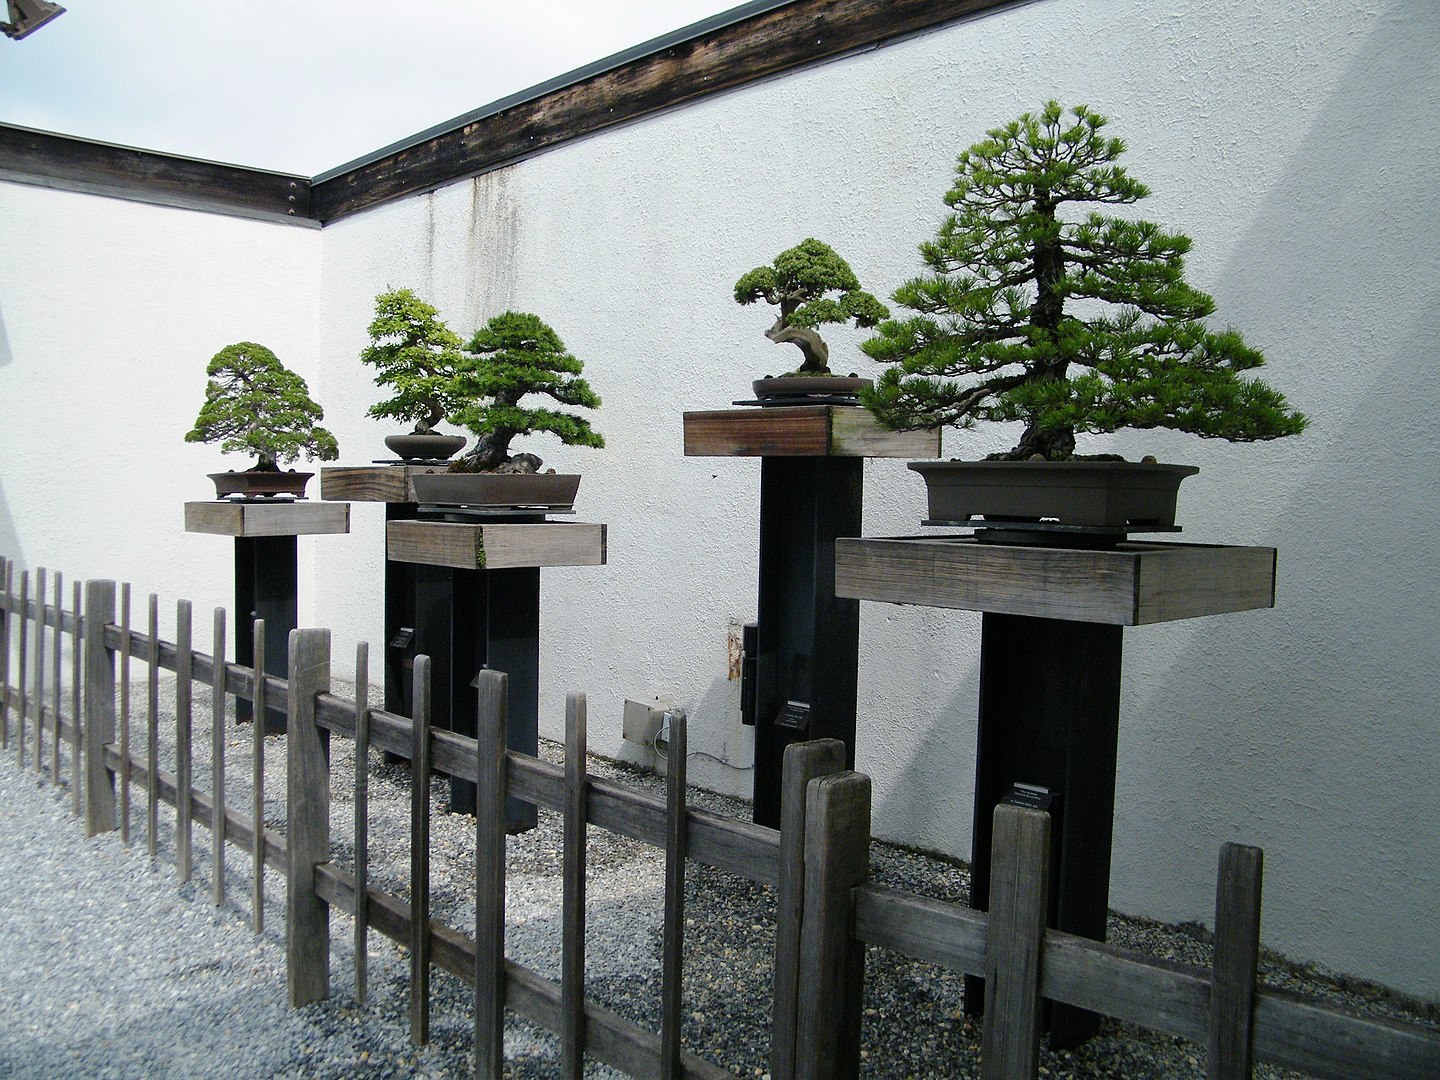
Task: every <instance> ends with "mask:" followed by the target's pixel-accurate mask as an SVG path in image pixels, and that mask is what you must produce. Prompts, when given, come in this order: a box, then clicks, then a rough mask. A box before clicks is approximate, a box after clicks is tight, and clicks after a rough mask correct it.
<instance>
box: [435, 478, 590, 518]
mask: <svg viewBox="0 0 1440 1080" xmlns="http://www.w3.org/2000/svg"><path fill="white" fill-rule="evenodd" d="M410 482H411V483H412V484H414V485H415V499H416V501H417V502H422V503H438V504H443V505H447V506H475V507H498V508H511V507H516V508H527V509H528V508H537V509H545V510H569V509H570V508H571V507H573V506H574V505H575V492H576V491H577V490H578V489H579V487H580V476H579V474H575V473H569V474H567V473H493V472H490V473H483V472H482V473H458V472H437V473H424V474H420V475H416V476H412V477H411V478H410Z"/></svg>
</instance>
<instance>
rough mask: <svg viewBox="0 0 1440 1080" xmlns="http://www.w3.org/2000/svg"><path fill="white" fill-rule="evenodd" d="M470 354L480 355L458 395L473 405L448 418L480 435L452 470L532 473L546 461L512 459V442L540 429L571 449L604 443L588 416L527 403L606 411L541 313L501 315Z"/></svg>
mask: <svg viewBox="0 0 1440 1080" xmlns="http://www.w3.org/2000/svg"><path fill="white" fill-rule="evenodd" d="M469 351H470V352H471V353H473V354H474V356H473V357H472V359H471V360H470V362H469V363H468V364H467V366H465V367H462V368H461V369H460V370H459V371H458V372H457V373H456V375H455V379H454V390H455V393H456V395H457V396H458V397H459V398H460V399H461V400H463V401H465V402H467V404H465V405H463V406H462V407H460V408H458V409H457V410H456V411H455V413H454V414H453V415H452V416H451V417H450V419H451V421H453V422H454V423H457V424H462V425H464V426H465V427H467V428H469V429H470V430H471V431H472V432H474V433H475V436H476V440H475V445H474V446H473V447H471V449H470V450H469V451H468V452H466V453H465V455H464V456H463V457H460V458H458V459H457V460H456V461H455V463H454V464H453V465H451V468H452V469H454V470H456V471H461V472H489V471H491V470H496V469H504V470H508V471H514V472H529V471H534V470H535V469H536V468H538V467H539V465H540V459H539V458H537V457H536V456H535V455H533V454H520V455H516V457H515V458H513V459H512V458H511V456H510V440H511V439H513V438H515V436H517V435H529V434H531V433H532V432H536V431H546V432H549V433H550V434H552V435H555V436H556V437H558V438H559V439H560V441H561V442H562V443H564V444H565V445H567V446H595V447H601V446H604V445H605V440H604V439H603V438H602V437H601V436H600V434H599V432H597V431H595V430H594V429H593V428H591V426H590V422H589V421H588V420H586V419H585V418H584V417H581V416H577V415H575V414H574V413H568V412H562V411H560V410H558V409H551V408H533V407H526V406H522V405H521V403H520V401H521V398H523V397H524V396H525V395H527V394H544V395H546V396H548V397H550V398H552V399H553V400H555V401H557V402H559V403H560V404H561V405H577V406H580V407H583V408H587V409H595V408H599V406H600V397H599V395H598V394H596V393H595V391H594V390H592V389H590V384H589V383H587V382H586V381H585V380H584V379H582V378H581V377H580V372H581V371H582V370H583V368H584V364H583V363H582V362H581V361H580V360H578V359H576V358H575V357H574V356H571V355H570V354H569V353H568V352H566V351H565V344H564V342H562V341H561V340H560V335H558V334H557V333H555V331H554V330H552V329H551V328H550V327H549V326H548V325H546V324H545V322H543V321H542V320H541V319H540V318H539V317H538V316H536V315H531V314H529V313H527V312H523V311H507V312H504V313H503V314H501V315H496V316H495V317H494V318H493V319H491V320H490V321H489V322H487V323H486V324H485V325H484V326H483V327H481V328H480V329H479V330H478V331H476V333H475V337H474V338H473V339H472V340H471V342H470V344H469Z"/></svg>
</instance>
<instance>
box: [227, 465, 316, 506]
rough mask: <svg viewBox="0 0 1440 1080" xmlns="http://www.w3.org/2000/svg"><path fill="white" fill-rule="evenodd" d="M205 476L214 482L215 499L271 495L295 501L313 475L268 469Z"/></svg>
mask: <svg viewBox="0 0 1440 1080" xmlns="http://www.w3.org/2000/svg"><path fill="white" fill-rule="evenodd" d="M206 475H207V476H209V477H210V479H211V480H213V481H214V482H215V497H216V498H217V499H223V498H225V497H226V496H227V495H243V496H245V498H247V499H259V498H268V497H270V496H273V495H293V496H295V498H297V499H303V498H304V497H305V485H306V483H308V482H309V480H310V478H311V477H312V476H314V475H315V474H314V473H309V472H296V471H295V470H294V469H288V470H286V471H284V472H279V471H272V470H269V469H252V470H246V471H243V472H235V471H233V470H232V471H230V472H218V473H207V474H206Z"/></svg>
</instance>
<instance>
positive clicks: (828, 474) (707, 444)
mask: <svg viewBox="0 0 1440 1080" xmlns="http://www.w3.org/2000/svg"><path fill="white" fill-rule="evenodd" d="M939 452H940V436H939V434H938V433H926V432H893V431H886V430H885V429H884V428H881V427H880V426H879V425H878V424H877V423H876V422H875V419H874V417H872V416H871V415H870V413H869V412H867V411H866V410H865V409H862V408H859V407H857V406H851V405H800V406H783V407H776V408H746V409H738V410H736V409H731V410H723V411H718V412H688V413H686V414H685V455H686V456H687V457H758V458H760V459H761V464H760V568H759V575H760V576H759V607H760V610H759V613H758V618H757V629H756V639H757V640H756V655H755V665H754V676H753V685H752V686H748V687H746V688H745V692H744V694H743V695H742V697H744V698H745V699H746V700H747V701H749V700H751V698H752V694H753V701H754V708H753V711H751V712H750V713H749V715H747V716H746V717H745V722H746V723H753V724H754V725H755V790H754V817H755V821H756V822H757V823H759V824H761V825H767V826H770V827H771V828H778V827H779V824H780V771H781V761H782V758H783V756H784V753H785V747H786V746H788V745H789V744H790V743H793V742H803V741H805V740H808V739H826V738H829V739H840V740H841V741H843V742H844V743H845V748H846V764H847V766H853V765H854V762H855V700H856V684H855V671H856V666H857V662H858V658H859V648H860V645H859V642H860V605H859V603H857V602H856V601H854V600H848V599H843V598H838V597H837V596H836V593H835V588H834V584H835V574H834V568H835V562H834V558H835V555H834V553H835V541H836V538H837V537H842V536H858V535H859V533H860V524H861V523H860V510H861V500H862V495H863V475H864V474H863V468H864V459H865V458H867V457H890V458H925V457H935V456H936V455H937V454H938V453H939Z"/></svg>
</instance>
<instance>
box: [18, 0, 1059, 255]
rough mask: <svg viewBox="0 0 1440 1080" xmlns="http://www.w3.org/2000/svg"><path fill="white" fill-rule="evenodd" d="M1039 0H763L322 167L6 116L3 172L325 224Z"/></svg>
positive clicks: (29, 180)
mask: <svg viewBox="0 0 1440 1080" xmlns="http://www.w3.org/2000/svg"><path fill="white" fill-rule="evenodd" d="M1030 2H1034V0H792V2H790V3H781V2H777V0H754V2H752V3H749V4H743V5H741V6H739V7H736V8H732V9H730V10H728V11H725V12H722V13H721V14H719V15H717V16H715V17H713V18H711V19H708V20H705V21H703V22H700V23H696V24H694V25H693V26H691V27H687V28H685V29H683V30H680V31H677V32H676V33H674V34H670V35H667V36H665V37H661V38H656V39H655V40H654V41H651V42H646V43H645V44H643V45H639V46H636V47H635V48H634V49H631V50H628V51H627V52H624V53H619V54H617V55H615V56H612V57H609V58H607V59H605V60H601V61H597V62H596V63H594V64H591V65H588V66H587V67H584V68H580V69H578V70H576V71H573V72H570V73H569V74H567V75H562V76H560V77H558V78H556V79H552V80H551V81H549V82H547V83H542V84H541V85H539V86H536V87H532V88H531V89H529V90H526V91H522V92H521V93H519V94H515V95H513V96H511V97H508V98H504V99H502V100H500V101H497V102H495V103H493V104H491V105H488V106H486V107H484V108H482V109H479V110H477V111H476V112H473V113H470V114H467V115H465V116H461V117H457V118H456V119H455V120H452V121H450V122H448V123H446V124H443V125H440V126H439V127H436V128H432V129H430V130H428V131H425V132H421V133H420V134H418V135H416V136H415V137H413V138H411V139H408V140H406V141H404V142H402V143H398V144H395V145H394V146H389V147H385V148H384V149H381V150H378V151H376V152H375V153H373V154H370V155H368V156H366V157H364V158H360V159H359V160H357V161H355V162H352V163H350V164H348V165H342V166H340V167H339V168H338V169H334V170H331V171H329V172H326V173H322V174H320V175H319V176H316V177H314V178H313V180H311V179H306V178H305V177H302V176H290V175H286V174H282V173H273V172H267V171H265V170H263V169H249V168H245V167H243V166H238V165H223V164H218V163H216V162H210V161H200V160H197V159H194V158H184V157H175V156H171V155H168V154H161V153H155V152H152V151H148V150H137V149H132V148H130V147H124V146H115V145H111V144H108V143H99V142H93V141H90V140H88V139H78V138H73V137H70V136H65V135H56V134H52V133H49V132H43V131H33V130H30V129H28V128H22V127H15V126H13V125H8V124H3V123H0V180H12V181H16V182H18V183H23V184H37V185H41V186H44V187H54V188H60V189H62V190H66V191H81V192H86V193H89V194H94V195H109V196H114V197H116V198H123V199H131V200H135V201H139V202H150V203H158V204H160V205H164V206H179V207H185V208H188V209H194V210H207V211H211V212H215V213H223V214H230V215H234V216H238V217H250V218H261V219H267V220H276V221H289V222H293V223H296V224H302V225H304V224H308V225H312V226H313V225H316V224H321V223H325V222H330V221H335V220H338V219H340V218H343V217H347V216H349V215H351V214H356V213H359V212H361V211H363V210H367V209H369V208H371V207H373V206H379V205H381V204H382V203H387V202H391V201H393V200H395V199H400V198H404V197H405V196H407V195H417V194H421V193H423V192H426V191H433V190H435V189H436V188H439V187H443V186H444V185H446V184H450V183H454V182H455V181H457V180H464V179H467V178H469V177H472V176H479V175H480V174H482V173H486V172H489V171H491V170H493V169H497V168H500V167H501V166H504V165H509V164H513V163H514V162H517V161H521V160H523V159H524V158H527V157H529V156H531V155H533V154H537V153H540V152H541V151H544V150H549V149H552V148H554V147H556V146H559V145H561V144H562V143H566V142H569V141H570V140H571V139H577V138H581V137H582V136H585V135H589V134H593V133H594V132H597V131H603V130H605V129H606V128H610V127H614V126H616V125H618V124H624V123H629V122H631V121H634V120H638V119H640V118H642V117H646V116H650V115H653V114H655V113H657V112H661V111H663V110H666V109H672V108H675V107H677V106H681V105H685V104H688V103H690V102H693V101H697V100H700V99H702V98H705V97H707V96H709V95H711V94H717V93H721V92H723V91H726V90H733V89H736V88H738V87H741V86H745V85H747V84H749V83H753V82H757V81H759V80H761V79H767V78H772V77H774V76H776V75H779V74H782V73H784V72H787V71H792V70H796V69H799V68H804V67H807V66H810V65H813V64H818V63H822V62H824V61H827V60H833V59H835V58H836V57H840V56H845V55H847V54H850V53H856V52H860V51H863V50H865V49H871V48H877V47H879V46H881V45H884V44H887V43H889V42H892V41H895V40H897V39H899V38H904V37H909V36H911V35H914V34H918V33H921V32H923V31H926V30H932V29H934V28H936V27H939V26H943V25H945V24H947V23H952V22H957V21H959V20H961V19H965V18H969V17H972V16H975V15H978V14H981V13H984V12H987V11H990V10H994V9H999V8H1004V7H1011V6H1015V5H1017V4H1021V3H1030Z"/></svg>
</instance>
